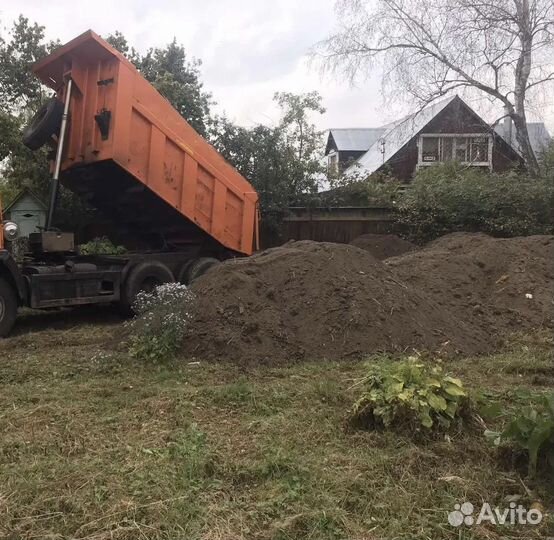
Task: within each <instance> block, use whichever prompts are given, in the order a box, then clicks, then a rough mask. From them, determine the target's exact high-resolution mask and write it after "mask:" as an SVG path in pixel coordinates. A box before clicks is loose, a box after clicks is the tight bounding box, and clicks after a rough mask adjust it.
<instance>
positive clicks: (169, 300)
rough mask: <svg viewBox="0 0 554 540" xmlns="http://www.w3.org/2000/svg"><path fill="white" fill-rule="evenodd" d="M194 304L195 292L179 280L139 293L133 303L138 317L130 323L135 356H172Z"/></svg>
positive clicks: (163, 357) (179, 342)
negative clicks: (178, 281) (151, 290)
mask: <svg viewBox="0 0 554 540" xmlns="http://www.w3.org/2000/svg"><path fill="white" fill-rule="evenodd" d="M193 303H194V295H193V293H192V292H191V291H190V290H189V289H188V288H187V287H185V286H184V285H181V284H179V283H166V284H164V285H160V286H158V287H156V289H155V290H154V291H153V292H141V293H139V294H138V295H137V299H136V301H135V303H134V305H133V309H134V311H135V313H136V316H135V317H134V318H133V319H132V320H131V321H130V322H129V323H128V325H127V326H128V330H129V333H130V337H129V353H130V354H131V356H133V357H134V358H137V359H139V360H146V361H161V360H166V359H168V358H172V357H173V356H174V355H175V353H176V351H177V350H178V348H179V345H180V344H181V341H182V339H183V337H184V334H185V330H186V327H187V324H188V322H189V321H190V319H191V317H192V310H193Z"/></svg>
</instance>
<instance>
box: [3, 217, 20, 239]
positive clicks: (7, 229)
mask: <svg viewBox="0 0 554 540" xmlns="http://www.w3.org/2000/svg"><path fill="white" fill-rule="evenodd" d="M17 233H18V227H17V223H14V222H13V221H6V222H4V238H5V239H6V241H7V242H13V241H14V240H15V239H16V238H17Z"/></svg>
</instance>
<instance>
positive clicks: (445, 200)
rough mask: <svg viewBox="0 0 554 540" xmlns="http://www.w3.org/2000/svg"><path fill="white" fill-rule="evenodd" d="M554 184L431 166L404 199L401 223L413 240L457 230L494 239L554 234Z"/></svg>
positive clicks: (519, 176) (401, 200)
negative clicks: (490, 236) (496, 237)
mask: <svg viewBox="0 0 554 540" xmlns="http://www.w3.org/2000/svg"><path fill="white" fill-rule="evenodd" d="M553 208H554V182H552V179H549V178H547V176H546V175H545V176H544V177H541V178H530V177H528V176H526V175H525V174H524V173H521V172H517V171H511V172H508V173H503V174H494V173H493V174H490V173H488V172H483V171H480V170H477V169H474V168H467V167H466V168H463V167H461V166H460V165H456V164H449V165H445V166H441V167H425V168H423V169H422V170H420V171H419V172H418V173H417V175H416V178H415V179H414V181H413V182H412V184H411V185H410V187H409V188H408V189H407V190H406V191H405V192H404V194H403V195H402V196H401V197H400V198H399V201H398V207H397V210H398V221H399V223H400V225H401V227H402V228H404V229H405V230H406V232H407V235H408V236H410V237H411V239H412V240H415V241H418V242H425V241H428V240H432V239H433V238H436V237H438V236H441V235H443V234H447V233H450V232H455V231H470V232H477V231H479V232H484V233H488V234H491V235H493V236H501V237H502V236H503V237H509V236H520V235H530V234H552V232H554V218H553V215H552V209H553Z"/></svg>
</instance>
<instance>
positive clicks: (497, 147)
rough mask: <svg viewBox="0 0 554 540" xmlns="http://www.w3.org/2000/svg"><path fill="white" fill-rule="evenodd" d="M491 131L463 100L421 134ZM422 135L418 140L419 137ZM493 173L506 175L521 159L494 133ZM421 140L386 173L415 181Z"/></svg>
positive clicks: (395, 158) (390, 163)
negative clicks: (505, 172) (506, 171)
mask: <svg viewBox="0 0 554 540" xmlns="http://www.w3.org/2000/svg"><path fill="white" fill-rule="evenodd" d="M491 131H492V130H491V128H490V127H489V126H488V125H487V124H486V123H485V122H484V121H483V120H482V119H481V118H480V117H479V116H478V115H477V114H475V113H474V112H473V111H471V109H469V108H468V107H466V106H465V104H464V103H463V102H461V101H460V100H455V101H453V102H452V103H451V105H449V106H448V107H446V108H445V109H444V110H442V111H441V112H440V113H439V114H437V116H435V118H433V119H432V120H431V122H429V124H427V125H426V126H425V128H424V129H423V130H421V132H420V133H460V134H464V133H486V134H490V133H491ZM420 133H418V136H419V134H420ZM492 134H493V136H494V142H493V155H492V162H493V170H494V171H496V172H502V171H504V170H506V169H508V168H510V167H512V166H513V164H514V162H515V163H518V162H520V161H521V159H520V158H519V157H518V154H517V153H516V152H515V150H514V149H513V148H511V147H510V146H509V145H508V144H507V143H506V142H504V141H503V139H501V138H500V137H498V136H497V135H496V134H495V133H494V131H492ZM418 136H415V137H413V138H412V139H411V140H410V141H409V142H408V143H406V144H405V145H404V146H403V147H402V148H401V149H400V150H399V151H398V152H397V153H396V154H394V155H393V156H392V157H391V158H390V159H389V160H388V161H387V163H385V166H384V170H387V171H389V172H390V173H391V174H393V175H394V176H396V177H397V178H398V179H400V180H402V181H405V182H408V181H410V180H411V179H412V178H413V175H414V173H415V170H416V165H417V159H418V147H417V139H418Z"/></svg>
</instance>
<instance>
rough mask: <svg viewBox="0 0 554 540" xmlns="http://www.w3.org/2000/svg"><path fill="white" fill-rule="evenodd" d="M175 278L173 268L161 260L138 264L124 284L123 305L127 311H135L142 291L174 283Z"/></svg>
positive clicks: (149, 290)
mask: <svg viewBox="0 0 554 540" xmlns="http://www.w3.org/2000/svg"><path fill="white" fill-rule="evenodd" d="M174 281H175V278H174V277H173V274H172V273H171V270H169V268H168V267H167V266H165V264H162V263H161V262H159V261H147V262H143V263H140V264H137V266H135V267H134V268H133V269H132V270H131V271H130V273H129V275H128V276H127V279H126V280H125V283H124V285H123V291H122V293H123V294H122V298H121V301H120V304H121V307H122V309H123V311H124V312H125V313H129V314H130V313H132V312H133V303H134V301H135V299H136V297H137V294H138V293H139V292H141V291H146V292H152V291H153V290H154V288H155V287H157V286H158V285H162V284H164V283H173V282H174Z"/></svg>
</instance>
